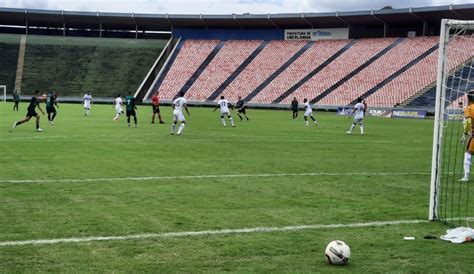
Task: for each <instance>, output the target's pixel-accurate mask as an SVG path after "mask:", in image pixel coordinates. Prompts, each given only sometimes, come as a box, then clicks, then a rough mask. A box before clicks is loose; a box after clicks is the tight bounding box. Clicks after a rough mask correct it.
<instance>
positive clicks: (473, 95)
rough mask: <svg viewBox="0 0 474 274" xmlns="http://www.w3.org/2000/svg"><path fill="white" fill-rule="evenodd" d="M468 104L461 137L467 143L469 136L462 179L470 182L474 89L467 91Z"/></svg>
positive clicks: (472, 150)
mask: <svg viewBox="0 0 474 274" xmlns="http://www.w3.org/2000/svg"><path fill="white" fill-rule="evenodd" d="M467 100H468V105H467V107H466V108H465V109H464V133H463V136H462V138H461V142H462V143H465V141H466V139H467V138H469V141H468V142H467V146H466V152H465V153H464V176H463V177H462V179H461V180H460V181H461V182H469V173H470V172H471V157H472V154H473V153H474V138H473V133H474V127H473V124H472V122H473V120H474V90H471V91H469V92H468V93H467Z"/></svg>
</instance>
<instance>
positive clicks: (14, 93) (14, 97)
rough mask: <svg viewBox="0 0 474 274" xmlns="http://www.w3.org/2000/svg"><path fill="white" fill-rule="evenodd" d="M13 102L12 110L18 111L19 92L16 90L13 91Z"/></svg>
mask: <svg viewBox="0 0 474 274" xmlns="http://www.w3.org/2000/svg"><path fill="white" fill-rule="evenodd" d="M13 103H15V105H14V106H13V111H18V105H19V104H20V93H19V92H18V91H16V90H15V91H14V92H13Z"/></svg>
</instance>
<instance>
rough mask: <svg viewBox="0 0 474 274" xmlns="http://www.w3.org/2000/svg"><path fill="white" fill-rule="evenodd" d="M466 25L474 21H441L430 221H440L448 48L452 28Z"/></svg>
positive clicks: (473, 26) (473, 25)
mask: <svg viewBox="0 0 474 274" xmlns="http://www.w3.org/2000/svg"><path fill="white" fill-rule="evenodd" d="M459 25H466V26H469V27H471V26H472V28H474V21H465V20H451V19H443V20H442V21H441V32H440V36H439V55H438V73H437V79H436V85H437V87H436V105H435V117H434V118H435V119H434V134H433V155H432V162H431V187H430V205H429V207H430V208H429V216H428V219H429V220H430V221H434V220H438V219H439V218H438V217H439V215H438V206H439V194H440V193H439V190H440V183H441V182H440V179H441V170H442V169H441V162H442V159H441V154H442V152H441V148H442V137H443V125H444V124H443V120H444V119H445V118H444V114H445V113H444V108H445V102H444V98H445V95H446V82H447V76H448V73H449V71H448V68H447V63H446V62H445V61H446V60H447V58H446V57H447V52H446V46H447V44H448V41H449V37H450V36H449V35H450V30H451V27H452V26H459Z"/></svg>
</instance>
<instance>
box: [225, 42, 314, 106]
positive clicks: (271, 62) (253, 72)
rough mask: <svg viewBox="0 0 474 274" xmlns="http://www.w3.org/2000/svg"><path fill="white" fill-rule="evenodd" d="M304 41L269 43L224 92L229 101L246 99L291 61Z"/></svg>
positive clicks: (304, 43)
mask: <svg viewBox="0 0 474 274" xmlns="http://www.w3.org/2000/svg"><path fill="white" fill-rule="evenodd" d="M307 43H308V42H306V41H303V42H302V41H297V42H290V41H271V42H270V43H269V44H268V45H267V47H265V49H263V50H262V52H261V53H260V54H259V55H258V56H257V57H256V58H255V60H253V62H252V63H251V64H249V66H248V67H247V68H246V69H245V70H244V71H243V72H242V73H241V74H240V75H239V76H238V77H237V78H236V79H235V80H234V81H233V82H232V83H231V84H230V85H229V86H228V87H227V89H225V90H224V92H223V93H222V95H224V96H225V97H226V98H227V99H228V100H229V101H235V100H237V97H238V96H242V97H246V96H247V95H249V94H250V93H251V92H252V91H253V90H255V89H256V88H257V87H258V86H259V85H260V84H262V83H263V82H264V81H265V80H266V79H267V78H268V77H270V76H271V75H272V74H273V73H274V72H276V71H277V70H278V69H279V68H281V67H282V66H283V65H284V64H285V63H287V62H288V61H294V60H291V59H292V58H293V57H295V56H294V55H295V54H296V53H297V52H298V51H299V50H300V49H302V48H303V47H304V46H305V45H306V44H307Z"/></svg>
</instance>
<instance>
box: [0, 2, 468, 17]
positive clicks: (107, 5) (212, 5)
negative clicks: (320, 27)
mask: <svg viewBox="0 0 474 274" xmlns="http://www.w3.org/2000/svg"><path fill="white" fill-rule="evenodd" d="M465 3H474V0H467V1H466V0H198V1H196V0H137V1H132V0H115V1H112V0H75V1H74V0H0V7H8V8H30V9H55V10H74V11H104V12H105V11H112V12H135V13H174V14H177V13H181V14H200V13H203V14H232V13H236V14H241V13H246V12H249V13H289V12H334V11H356V10H371V9H380V8H382V7H384V6H388V5H391V6H393V7H394V8H407V7H423V6H438V5H448V4H465Z"/></svg>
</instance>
